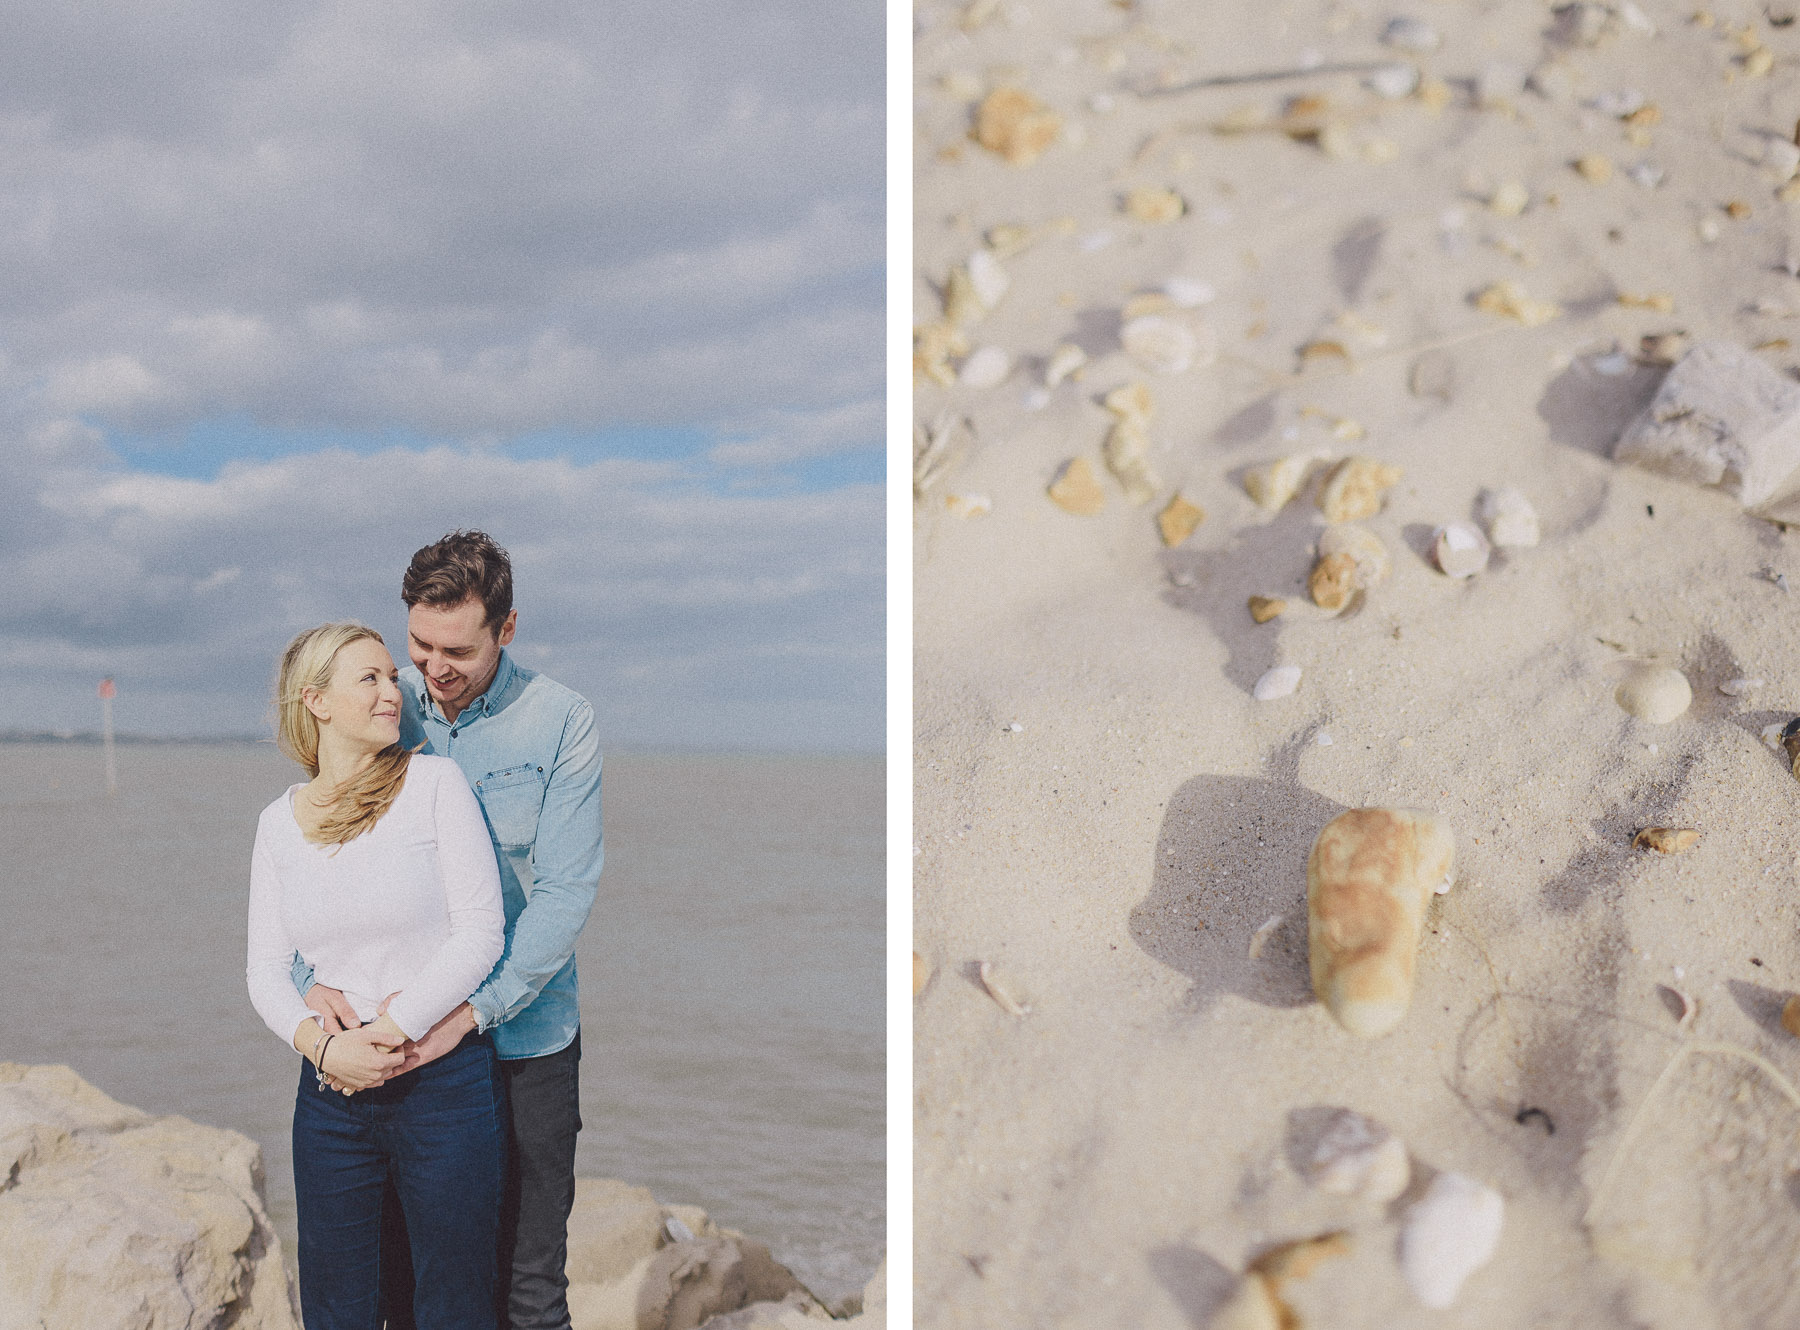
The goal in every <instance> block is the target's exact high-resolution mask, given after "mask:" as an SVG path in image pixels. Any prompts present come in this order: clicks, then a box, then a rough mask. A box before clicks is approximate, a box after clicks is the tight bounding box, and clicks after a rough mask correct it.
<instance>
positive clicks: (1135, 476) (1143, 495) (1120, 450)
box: [1103, 417, 1157, 504]
mask: <svg viewBox="0 0 1800 1330" xmlns="http://www.w3.org/2000/svg"><path fill="white" fill-rule="evenodd" d="M1103 451H1104V452H1105V454H1106V469H1107V470H1109V471H1111V472H1112V473H1113V475H1114V477H1116V478H1117V480H1118V482H1119V485H1120V487H1121V488H1122V489H1123V490H1124V491H1125V497H1126V498H1128V499H1130V500H1131V501H1132V502H1133V503H1135V504H1146V503H1149V502H1150V500H1152V499H1154V498H1155V497H1156V483H1157V482H1156V475H1155V473H1154V472H1152V471H1151V470H1150V439H1149V436H1148V435H1146V434H1145V433H1144V427H1143V425H1142V424H1141V423H1139V422H1138V421H1137V420H1135V419H1132V418H1130V417H1121V418H1120V419H1119V420H1118V422H1117V423H1115V424H1114V425H1113V427H1112V428H1111V429H1110V430H1108V431H1107V433H1106V445H1105V448H1104V450H1103Z"/></svg>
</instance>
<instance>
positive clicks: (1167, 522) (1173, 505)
mask: <svg viewBox="0 0 1800 1330" xmlns="http://www.w3.org/2000/svg"><path fill="white" fill-rule="evenodd" d="M1205 520H1206V510H1205V509H1203V508H1201V507H1200V506H1199V505H1198V504H1194V503H1189V502H1188V501H1187V500H1186V499H1185V498H1183V497H1182V496H1181V495H1179V494H1177V495H1176V496H1175V497H1174V498H1172V499H1170V500H1169V502H1168V504H1167V505H1166V506H1165V507H1164V508H1163V510H1162V511H1161V512H1160V513H1158V514H1157V515H1156V529H1157V530H1158V531H1160V532H1161V533H1162V542H1163V544H1164V545H1167V546H1168V547H1169V548H1170V549H1173V548H1174V547H1175V546H1177V545H1179V544H1181V542H1182V541H1184V540H1186V539H1187V538H1188V537H1189V536H1191V535H1193V534H1194V528H1196V527H1197V526H1199V525H1200V524H1201V523H1202V522H1204V521H1205Z"/></svg>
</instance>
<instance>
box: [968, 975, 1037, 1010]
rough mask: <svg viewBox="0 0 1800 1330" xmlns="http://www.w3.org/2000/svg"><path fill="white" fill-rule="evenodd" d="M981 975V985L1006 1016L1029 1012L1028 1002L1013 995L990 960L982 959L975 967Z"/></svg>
mask: <svg viewBox="0 0 1800 1330" xmlns="http://www.w3.org/2000/svg"><path fill="white" fill-rule="evenodd" d="M976 973H977V974H978V975H980V977H981V986H982V987H983V988H985V989H987V994H988V996H989V997H991V998H993V999H994V1001H995V1002H996V1003H998V1004H999V1006H1000V1010H1002V1011H1004V1012H1005V1013H1006V1014H1007V1015H1008V1016H1025V1015H1029V1014H1030V1012H1031V1004H1030V1003H1029V1002H1021V1001H1019V999H1018V998H1017V997H1016V996H1014V994H1013V988H1012V985H1011V984H1009V983H1007V982H1006V981H1005V980H1003V979H1002V978H1001V976H1000V972H999V970H998V969H996V968H995V965H994V963H993V962H992V961H982V962H981V964H980V965H979V966H978V967H977V968H976Z"/></svg>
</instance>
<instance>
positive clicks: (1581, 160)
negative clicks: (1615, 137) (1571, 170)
mask: <svg viewBox="0 0 1800 1330" xmlns="http://www.w3.org/2000/svg"><path fill="white" fill-rule="evenodd" d="M1575 170H1576V171H1577V172H1578V173H1579V174H1580V176H1581V178H1582V179H1583V180H1585V181H1587V182H1588V183H1589V184H1593V185H1604V184H1605V183H1606V182H1607V181H1608V180H1611V179H1612V178H1613V164H1612V158H1610V157H1608V156H1607V155H1606V154H1605V153H1600V152H1590V153H1586V154H1584V155H1583V156H1580V157H1577V158H1576V159H1575Z"/></svg>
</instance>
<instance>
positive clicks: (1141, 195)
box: [1125, 186, 1187, 223]
mask: <svg viewBox="0 0 1800 1330" xmlns="http://www.w3.org/2000/svg"><path fill="white" fill-rule="evenodd" d="M1125 211H1126V213H1127V214H1128V215H1129V216H1131V217H1133V218H1135V219H1136V220H1138V221H1140V222H1152V223H1156V222H1173V221H1175V220H1177V219H1178V218H1179V217H1180V216H1181V214H1182V213H1184V212H1186V211H1187V202H1186V200H1184V199H1183V198H1182V197H1181V195H1179V194H1177V193H1176V192H1175V191H1174V190H1172V189H1156V188H1153V187H1150V186H1140V187H1139V188H1137V189H1134V190H1131V191H1129V192H1128V193H1127V194H1126V195H1125Z"/></svg>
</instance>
